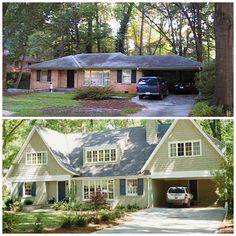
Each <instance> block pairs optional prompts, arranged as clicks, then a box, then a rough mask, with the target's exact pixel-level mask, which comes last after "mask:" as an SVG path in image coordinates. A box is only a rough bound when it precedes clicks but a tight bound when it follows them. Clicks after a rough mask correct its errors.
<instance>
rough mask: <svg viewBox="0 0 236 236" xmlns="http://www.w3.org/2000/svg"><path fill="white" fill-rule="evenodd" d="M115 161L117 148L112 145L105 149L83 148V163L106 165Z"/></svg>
mask: <svg viewBox="0 0 236 236" xmlns="http://www.w3.org/2000/svg"><path fill="white" fill-rule="evenodd" d="M116 161H117V147H116V146H114V145H112V146H111V147H106V148H101V147H99V148H96V147H91V148H90V147H89V148H85V163H86V164H88V163H91V164H92V163H97V164H99V163H107V162H112V163H113V162H116Z"/></svg>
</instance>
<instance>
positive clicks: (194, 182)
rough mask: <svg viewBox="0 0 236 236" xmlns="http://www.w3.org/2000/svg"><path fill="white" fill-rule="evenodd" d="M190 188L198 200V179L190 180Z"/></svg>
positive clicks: (195, 199) (194, 198) (194, 197)
mask: <svg viewBox="0 0 236 236" xmlns="http://www.w3.org/2000/svg"><path fill="white" fill-rule="evenodd" d="M189 190H190V192H191V193H192V194H193V200H194V201H197V200H198V186H197V180H189Z"/></svg>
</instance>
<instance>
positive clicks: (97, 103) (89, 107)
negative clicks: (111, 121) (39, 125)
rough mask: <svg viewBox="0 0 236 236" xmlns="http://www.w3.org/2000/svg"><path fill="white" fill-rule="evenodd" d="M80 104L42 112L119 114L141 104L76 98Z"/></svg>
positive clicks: (126, 101) (124, 100) (52, 108)
mask: <svg viewBox="0 0 236 236" xmlns="http://www.w3.org/2000/svg"><path fill="white" fill-rule="evenodd" d="M77 101H78V102H79V103H80V106H78V107H76V106H65V107H48V108H46V109H43V113H44V114H49V115H54V116H120V115H121V112H122V110H123V109H125V108H139V109H140V110H141V109H142V106H140V105H138V104H136V103H134V102H131V101H130V100H129V99H107V100H77Z"/></svg>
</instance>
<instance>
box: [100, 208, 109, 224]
mask: <svg viewBox="0 0 236 236" xmlns="http://www.w3.org/2000/svg"><path fill="white" fill-rule="evenodd" d="M99 214H100V216H101V220H102V221H105V222H106V221H108V220H110V219H111V212H110V211H109V210H101V211H100V212H99Z"/></svg>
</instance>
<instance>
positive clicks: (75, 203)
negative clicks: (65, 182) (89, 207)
mask: <svg viewBox="0 0 236 236" xmlns="http://www.w3.org/2000/svg"><path fill="white" fill-rule="evenodd" d="M68 208H69V209H70V210H72V211H79V210H80V209H81V203H80V202H79V201H73V202H70V203H69V204H68Z"/></svg>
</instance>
